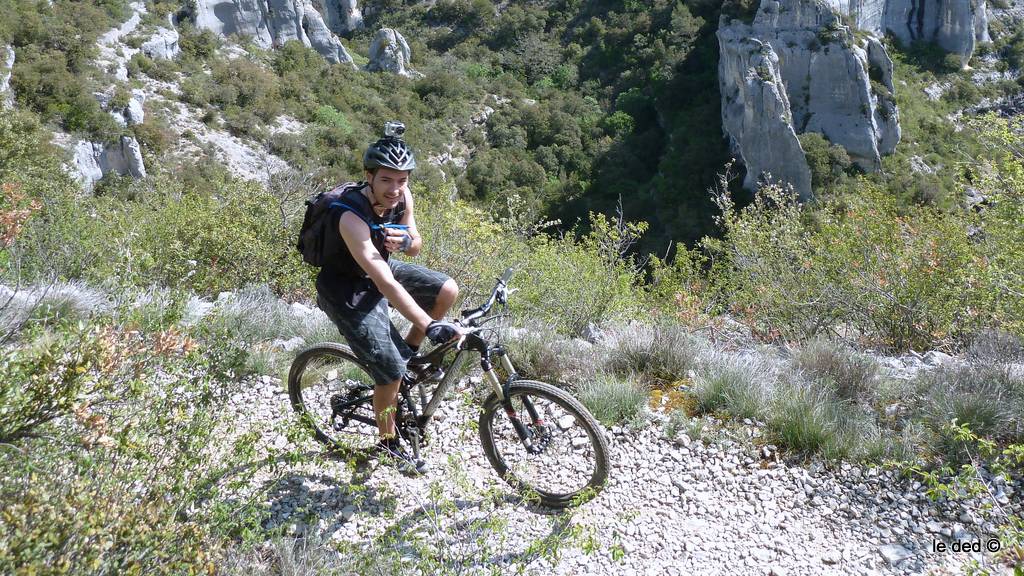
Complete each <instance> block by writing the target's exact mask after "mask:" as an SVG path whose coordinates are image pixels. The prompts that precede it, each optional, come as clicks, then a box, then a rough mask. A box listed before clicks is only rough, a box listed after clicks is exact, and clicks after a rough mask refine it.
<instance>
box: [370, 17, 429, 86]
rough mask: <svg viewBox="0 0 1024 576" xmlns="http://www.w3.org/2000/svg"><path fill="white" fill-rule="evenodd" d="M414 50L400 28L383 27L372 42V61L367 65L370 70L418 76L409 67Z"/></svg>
mask: <svg viewBox="0 0 1024 576" xmlns="http://www.w3.org/2000/svg"><path fill="white" fill-rule="evenodd" d="M411 59H412V50H411V49H410V48H409V43H408V42H406V41H405V37H404V36H402V34H401V33H400V32H399V31H398V30H394V29H392V28H381V29H380V30H378V31H377V34H376V35H375V36H374V37H373V40H372V41H371V42H370V62H369V63H368V64H367V65H366V70H367V71H369V72H390V73H392V74H398V75H399V76H406V77H409V76H417V75H419V74H418V73H417V72H414V71H413V70H412V69H410V68H409V61H410V60H411Z"/></svg>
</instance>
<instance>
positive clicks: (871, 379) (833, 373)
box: [793, 338, 880, 403]
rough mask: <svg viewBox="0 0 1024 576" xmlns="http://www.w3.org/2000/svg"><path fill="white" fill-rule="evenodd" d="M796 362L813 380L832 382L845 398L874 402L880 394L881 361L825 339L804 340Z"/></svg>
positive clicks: (840, 395)
mask: <svg viewBox="0 0 1024 576" xmlns="http://www.w3.org/2000/svg"><path fill="white" fill-rule="evenodd" d="M793 363H794V364H795V366H796V367H797V368H798V369H800V370H801V371H803V373H804V374H806V375H807V376H809V377H810V379H812V380H817V381H823V382H831V383H833V384H834V385H835V390H836V394H838V395H839V397H840V398H842V399H844V400H850V401H853V402H866V403H871V402H872V401H873V400H874V398H875V396H876V388H877V378H878V373H879V368H880V366H879V364H878V361H877V360H875V359H874V358H872V357H871V356H868V355H865V354H860V353H858V352H856V351H854V350H853V349H851V348H849V347H847V346H845V345H843V344H841V343H838V342H833V341H830V340H827V339H824V338H816V339H814V340H811V341H809V342H806V343H804V345H803V346H801V347H800V348H799V349H797V351H796V352H795V353H794V354H793Z"/></svg>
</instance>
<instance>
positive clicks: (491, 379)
mask: <svg viewBox="0 0 1024 576" xmlns="http://www.w3.org/2000/svg"><path fill="white" fill-rule="evenodd" d="M493 354H494V355H496V356H497V357H498V361H499V362H500V363H501V367H502V368H503V369H504V370H505V373H506V374H508V380H506V382H505V384H504V385H503V384H502V383H501V380H500V379H499V378H498V374H497V373H496V372H495V371H494V366H493V365H492V364H491V361H490V357H489V355H488V356H484V357H483V358H482V359H481V361H480V364H481V367H482V368H483V373H484V380H486V381H487V383H488V384H489V385H490V387H491V389H492V390H494V394H495V395H496V396H497V397H498V400H499V401H501V405H502V407H503V408H504V409H505V415H507V416H508V419H509V421H511V422H512V428H514V429H515V431H516V436H518V437H519V441H520V442H522V443H523V447H524V448H526V451H527V452H529V453H531V454H536V453H538V452H540V451H541V449H542V448H541V447H539V446H537V445H536V444H534V442H533V439H534V433H533V431H532V430H530V429H529V428H527V427H526V425H525V424H523V421H522V420H521V419H520V418H519V414H518V413H517V412H516V409H515V407H513V406H512V399H511V398H510V397H509V389H510V388H511V386H512V382H514V381H516V380H517V379H518V378H519V376H518V374H516V371H515V368H514V367H513V366H512V361H511V360H509V358H508V354H507V353H506V352H505V350H504V349H503V348H500V347H499V348H497V349H495V350H494V351H493ZM523 407H524V408H526V412H527V413H528V414H529V416H530V422H531V423H532V425H533V426H541V425H542V424H543V422H542V421H541V418H540V415H539V414H538V413H537V408H536V407H535V406H534V405H533V402H532V401H531V400H530V398H529V397H528V396H523Z"/></svg>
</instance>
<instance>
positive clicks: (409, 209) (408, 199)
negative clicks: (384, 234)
mask: <svg viewBox="0 0 1024 576" xmlns="http://www.w3.org/2000/svg"><path fill="white" fill-rule="evenodd" d="M413 209H414V206H413V202H412V192H411V191H409V189H408V188H406V189H405V215H404V216H402V219H401V220H400V221H399V224H405V225H406V226H408V227H409V228H408V230H406V232H408V233H409V237H411V238H412V244H410V245H409V248H407V249H406V251H405V253H406V254H408V255H409V256H416V255H417V254H419V253H420V248H421V247H422V246H423V239H422V238H420V231H419V230H417V229H416V216H415V214H414V212H413Z"/></svg>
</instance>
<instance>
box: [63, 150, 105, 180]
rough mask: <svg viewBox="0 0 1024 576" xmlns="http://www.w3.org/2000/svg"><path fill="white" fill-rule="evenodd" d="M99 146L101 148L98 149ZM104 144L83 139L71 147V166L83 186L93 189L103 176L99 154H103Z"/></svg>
mask: <svg viewBox="0 0 1024 576" xmlns="http://www.w3.org/2000/svg"><path fill="white" fill-rule="evenodd" d="M97 147H99V150H97ZM102 148H103V147H102V146H100V145H98V144H94V143H92V142H89V141H86V140H82V141H79V142H76V143H75V144H74V146H73V147H72V149H71V164H70V166H69V168H70V170H71V172H72V174H74V175H75V176H76V177H77V179H78V182H79V183H80V184H81V185H82V188H83V189H84V190H85V191H86V192H89V191H92V188H93V186H95V185H96V182H98V181H99V180H100V178H103V169H102V168H100V163H99V160H98V158H99V156H100V155H101V154H102Z"/></svg>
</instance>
